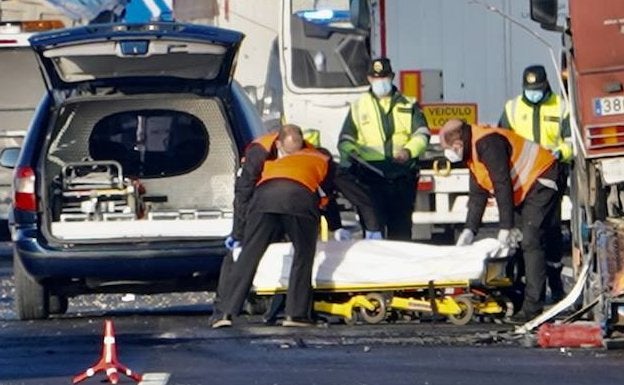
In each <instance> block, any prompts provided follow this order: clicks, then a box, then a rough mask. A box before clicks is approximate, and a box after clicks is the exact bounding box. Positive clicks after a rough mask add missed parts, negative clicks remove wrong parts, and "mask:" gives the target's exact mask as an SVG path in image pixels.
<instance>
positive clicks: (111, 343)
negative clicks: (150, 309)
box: [73, 320, 142, 384]
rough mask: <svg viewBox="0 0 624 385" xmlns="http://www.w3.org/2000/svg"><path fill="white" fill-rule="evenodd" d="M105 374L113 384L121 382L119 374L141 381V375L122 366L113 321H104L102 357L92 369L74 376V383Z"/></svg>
mask: <svg viewBox="0 0 624 385" xmlns="http://www.w3.org/2000/svg"><path fill="white" fill-rule="evenodd" d="M100 371H102V372H104V373H106V376H107V377H108V380H109V381H110V383H111V384H116V383H117V382H119V372H121V373H123V374H125V375H126V376H128V377H130V378H132V379H133V380H134V381H136V382H139V381H141V378H142V376H141V374H139V373H134V372H133V371H132V370H130V369H128V368H127V367H125V366H124V365H122V364H121V363H120V362H119V360H118V359H117V348H115V330H114V329H113V321H111V320H105V321H104V347H103V348H102V357H101V358H100V360H99V361H98V362H96V363H95V365H93V366H92V367H90V368H89V369H87V370H85V371H84V372H82V373H80V374H78V375H77V376H74V379H73V383H74V384H77V383H79V382H80V381H83V380H86V379H87V378H89V377H93V375H94V374H95V373H97V372H100Z"/></svg>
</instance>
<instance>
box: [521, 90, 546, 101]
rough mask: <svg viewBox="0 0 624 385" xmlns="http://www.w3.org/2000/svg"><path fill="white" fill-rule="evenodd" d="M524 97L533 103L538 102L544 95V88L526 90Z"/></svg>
mask: <svg viewBox="0 0 624 385" xmlns="http://www.w3.org/2000/svg"><path fill="white" fill-rule="evenodd" d="M524 97H525V98H527V100H528V101H529V102H531V103H538V102H539V101H540V100H542V98H543V97H544V91H542V90H524Z"/></svg>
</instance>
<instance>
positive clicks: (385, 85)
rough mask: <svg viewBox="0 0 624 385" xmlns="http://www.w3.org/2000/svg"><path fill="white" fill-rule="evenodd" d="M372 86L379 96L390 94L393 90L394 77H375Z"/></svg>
mask: <svg viewBox="0 0 624 385" xmlns="http://www.w3.org/2000/svg"><path fill="white" fill-rule="evenodd" d="M371 88H372V90H373V93H374V94H375V96H377V97H378V98H380V97H382V96H388V95H390V91H392V79H390V78H386V79H375V80H373V81H371Z"/></svg>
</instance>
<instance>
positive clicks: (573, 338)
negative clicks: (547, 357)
mask: <svg viewBox="0 0 624 385" xmlns="http://www.w3.org/2000/svg"><path fill="white" fill-rule="evenodd" d="M537 343H538V344H539V346H541V347H543V348H599V347H603V339H602V329H601V328H600V325H598V324H596V323H587V322H585V323H571V324H543V325H542V326H540V327H539V329H538V331H537Z"/></svg>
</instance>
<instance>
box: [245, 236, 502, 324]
mask: <svg viewBox="0 0 624 385" xmlns="http://www.w3.org/2000/svg"><path fill="white" fill-rule="evenodd" d="M499 251H500V249H499V242H498V241H497V240H496V239H484V240H481V241H478V242H475V243H474V244H473V245H470V246H461V247H458V246H433V245H427V244H419V243H414V242H399V241H388V240H355V241H342V242H337V241H328V242H319V243H318V244H317V253H316V256H315V260H314V266H313V279H312V282H313V287H314V290H315V302H314V310H315V311H316V312H317V313H321V314H327V315H331V316H338V317H341V318H342V319H343V320H344V321H345V322H346V323H349V324H353V323H356V322H360V321H361V322H365V323H370V324H375V323H379V322H382V321H394V320H398V319H405V318H418V317H420V316H422V315H424V314H428V315H431V316H435V317H439V318H440V319H448V320H449V321H450V322H451V323H453V324H456V325H465V324H467V323H468V322H470V320H471V319H473V318H474V317H475V316H479V317H501V318H502V317H508V316H510V315H512V314H513V311H514V306H513V302H512V301H511V299H510V298H509V297H508V296H507V295H506V292H507V291H508V290H510V289H511V287H512V285H513V280H512V278H511V274H510V268H509V267H510V263H511V258H509V257H505V258H499V257H497V254H498V252H499ZM238 252H240V250H235V254H236V253H238ZM292 254H293V250H292V244H291V243H286V242H285V243H274V244H272V245H271V246H269V248H268V249H267V251H266V252H265V254H264V256H263V258H262V260H261V262H260V265H259V266H258V270H257V273H256V276H255V278H254V282H253V291H254V293H255V295H260V296H264V295H273V294H277V293H284V292H286V291H287V289H288V287H287V284H288V279H289V272H290V266H291V263H292ZM235 258H236V257H235ZM272 316H274V314H268V315H267V318H272Z"/></svg>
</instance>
